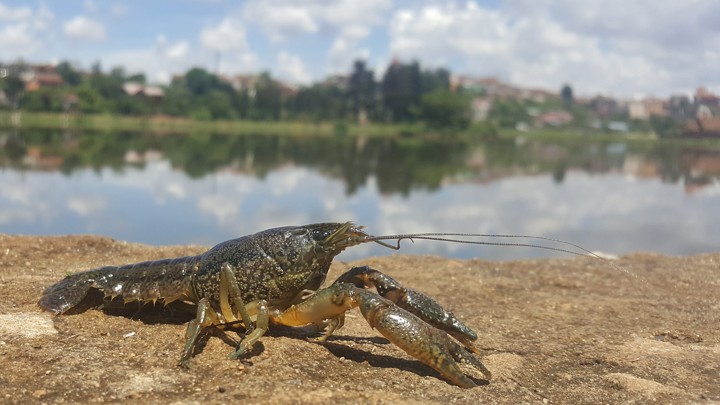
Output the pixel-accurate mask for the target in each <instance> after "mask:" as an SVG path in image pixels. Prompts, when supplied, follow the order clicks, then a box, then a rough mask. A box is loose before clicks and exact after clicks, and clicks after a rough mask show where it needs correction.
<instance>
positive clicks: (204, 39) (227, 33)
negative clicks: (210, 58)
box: [200, 17, 248, 52]
mask: <svg viewBox="0 0 720 405" xmlns="http://www.w3.org/2000/svg"><path fill="white" fill-rule="evenodd" d="M200 43H201V44H202V45H203V46H204V47H205V48H207V49H210V50H212V51H218V52H233V51H246V50H247V49H248V45H247V40H246V39H245V28H244V26H243V23H242V21H239V20H237V19H232V18H229V17H227V18H225V19H223V20H222V22H220V25H218V26H213V27H206V28H205V29H203V30H202V31H201V32H200Z"/></svg>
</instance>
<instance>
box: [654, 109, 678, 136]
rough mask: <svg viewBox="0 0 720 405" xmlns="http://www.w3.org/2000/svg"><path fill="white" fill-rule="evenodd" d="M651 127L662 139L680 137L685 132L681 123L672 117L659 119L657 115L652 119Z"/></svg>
mask: <svg viewBox="0 0 720 405" xmlns="http://www.w3.org/2000/svg"><path fill="white" fill-rule="evenodd" d="M650 127H651V128H652V130H653V131H655V133H656V134H657V136H659V137H660V138H672V137H676V136H680V135H681V134H682V130H683V126H682V123H681V122H678V121H676V120H674V119H673V118H671V117H659V116H657V115H653V116H651V117H650Z"/></svg>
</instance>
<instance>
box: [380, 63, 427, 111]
mask: <svg viewBox="0 0 720 405" xmlns="http://www.w3.org/2000/svg"><path fill="white" fill-rule="evenodd" d="M421 94H422V76H421V73H420V64H418V63H417V62H413V63H411V64H409V65H408V64H403V63H398V62H394V63H392V64H391V65H390V66H388V69H387V70H386V71H385V75H384V76H383V81H382V97H383V106H384V107H385V109H386V110H387V111H388V112H389V114H390V118H391V120H393V121H409V120H411V119H412V118H413V113H412V107H414V106H417V105H418V104H420V96H421Z"/></svg>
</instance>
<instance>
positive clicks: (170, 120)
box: [0, 111, 720, 149]
mask: <svg viewBox="0 0 720 405" xmlns="http://www.w3.org/2000/svg"><path fill="white" fill-rule="evenodd" d="M12 127H19V128H24V129H70V130H87V131H94V132H118V131H131V132H147V133H153V134H183V133H188V134H190V133H219V134H228V135H249V134H253V135H284V136H341V135H345V136H358V135H364V136H371V137H395V136H403V135H408V134H412V135H422V136H421V138H447V137H448V135H449V133H447V131H439V132H438V131H436V130H430V129H428V128H427V127H426V126H425V125H424V124H422V123H414V124H383V123H372V124H368V125H365V126H360V125H357V124H355V123H346V122H336V123H331V122H318V123H313V122H306V121H244V120H218V121H199V120H194V119H191V118H179V117H167V116H154V117H148V116H145V117H132V116H118V115H110V114H95V115H93V114H69V115H68V114H64V113H40V112H27V111H22V112H20V113H19V115H18V118H17V119H16V120H15V121H13V118H12V113H11V112H10V111H0V128H12ZM496 132H497V136H499V137H501V138H506V139H510V138H518V137H524V138H532V139H535V140H546V141H559V142H562V141H577V140H578V139H586V138H590V139H592V140H594V141H607V142H626V143H638V144H640V143H646V144H653V143H658V142H659V143H662V144H667V145H677V146H697V147H701V148H708V149H720V139H707V138H705V139H703V138H700V139H698V138H663V139H659V138H657V136H656V135H655V134H654V133H641V132H629V133H608V132H595V131H592V132H589V131H587V130H583V129H560V130H551V129H536V130H532V131H528V132H521V131H517V130H514V129H502V130H500V131H495V130H494V129H493V126H492V125H488V124H486V123H480V124H477V125H475V126H472V127H470V128H469V129H466V130H464V131H455V132H453V133H452V135H451V136H457V135H459V136H460V139H465V140H468V139H476V138H477V137H478V136H481V137H482V136H484V135H488V134H493V133H496ZM455 139H458V138H457V137H455Z"/></svg>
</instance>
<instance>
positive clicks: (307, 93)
mask: <svg viewBox="0 0 720 405" xmlns="http://www.w3.org/2000/svg"><path fill="white" fill-rule="evenodd" d="M346 96H347V94H346V93H345V92H344V91H343V90H342V89H340V88H339V87H337V86H332V85H324V84H315V85H312V86H310V87H303V88H301V89H300V90H299V91H298V93H297V94H296V95H295V97H294V98H293V99H292V100H291V101H290V103H289V105H288V108H289V109H290V110H291V113H292V114H293V115H294V116H295V117H297V118H303V119H309V120H312V121H332V120H340V119H343V118H345V116H346V114H347V113H348V109H349V107H348V102H347V101H348V100H347V98H346ZM351 102H352V101H351Z"/></svg>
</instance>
